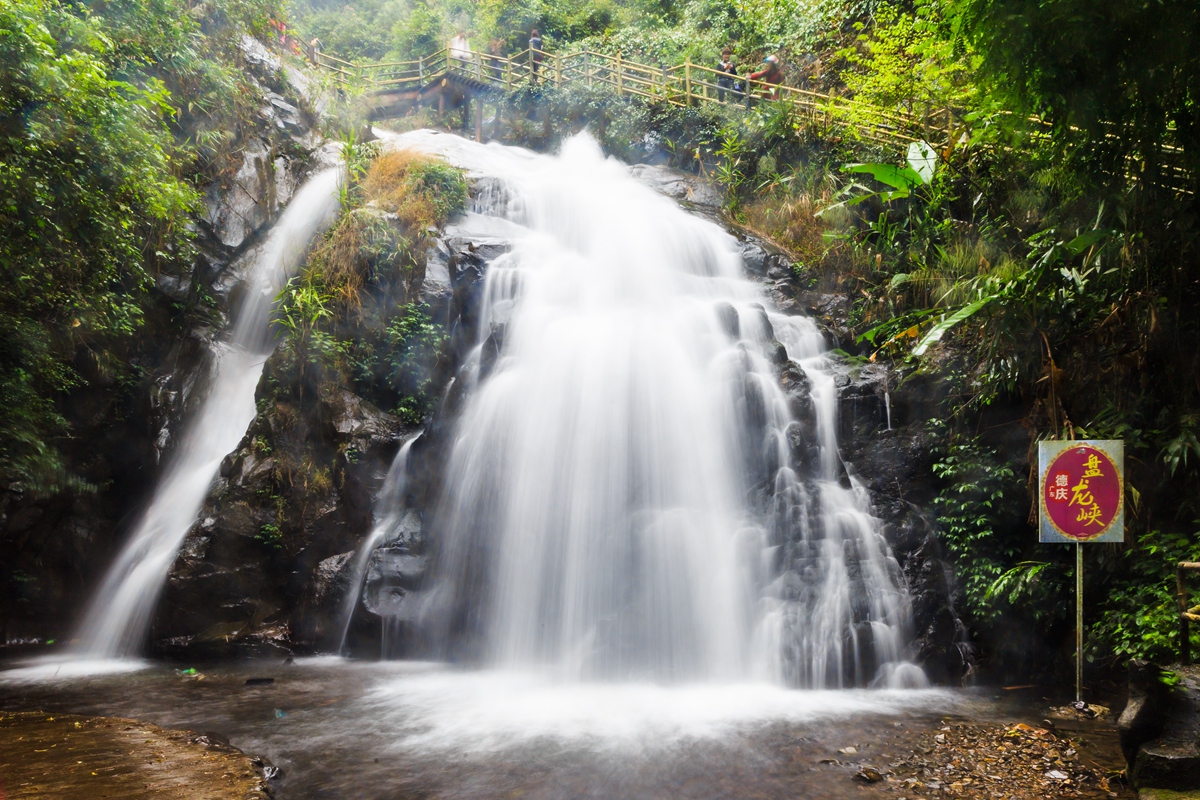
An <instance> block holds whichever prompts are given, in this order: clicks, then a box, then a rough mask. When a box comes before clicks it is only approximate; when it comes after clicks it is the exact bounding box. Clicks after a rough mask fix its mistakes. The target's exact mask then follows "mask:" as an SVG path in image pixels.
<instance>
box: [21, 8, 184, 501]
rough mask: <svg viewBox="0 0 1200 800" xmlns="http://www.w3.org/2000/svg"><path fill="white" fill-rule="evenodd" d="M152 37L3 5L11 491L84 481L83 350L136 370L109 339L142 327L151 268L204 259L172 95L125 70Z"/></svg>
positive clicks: (102, 362) (52, 11)
mask: <svg viewBox="0 0 1200 800" xmlns="http://www.w3.org/2000/svg"><path fill="white" fill-rule="evenodd" d="M156 44H157V43H156ZM123 46H124V49H122V48H123ZM148 46H149V45H143V46H138V47H135V46H132V45H127V44H126V43H124V42H120V41H118V42H114V41H112V40H111V39H110V38H109V37H108V36H107V34H106V30H105V26H104V25H103V24H102V23H101V22H100V21H98V20H96V19H95V18H92V17H88V16H75V15H74V14H72V13H69V12H68V11H66V10H64V9H63V8H61V7H59V6H58V5H57V4H55V3H53V2H49V0H13V2H8V3H5V4H4V5H3V6H0V197H2V198H3V200H2V201H0V231H3V233H2V234H0V263H3V265H4V271H3V279H2V280H0V326H3V328H4V330H5V331H6V334H7V335H6V336H5V337H4V343H3V345H2V346H0V402H3V404H4V406H5V411H6V413H5V415H4V420H3V422H2V423H0V484H3V485H13V484H17V485H19V486H20V487H21V488H24V489H26V490H30V491H34V492H38V493H49V492H53V491H57V490H59V489H61V488H64V487H67V486H72V485H75V486H81V485H82V484H81V483H80V482H79V481H78V479H77V478H75V477H73V476H72V475H71V474H69V472H68V470H67V468H66V466H65V465H64V463H63V461H62V459H61V456H60V454H59V452H58V448H57V446H56V444H55V442H56V441H57V440H61V438H62V437H64V436H66V435H68V434H69V431H68V427H67V423H66V421H65V419H64V418H63V417H62V416H60V414H59V413H58V412H57V411H56V408H55V400H56V398H59V397H61V396H62V395H63V394H64V393H65V392H67V391H69V390H71V389H73V388H75V387H77V386H80V385H81V384H82V383H84V381H85V378H84V377H83V375H82V374H81V371H80V361H81V359H82V360H85V361H86V360H88V359H91V360H92V362H93V363H92V365H91V366H92V367H93V368H94V369H99V370H100V371H102V372H103V371H110V372H111V371H113V370H119V369H121V367H120V366H119V365H117V364H114V363H113V362H112V361H110V355H109V348H110V347H111V346H112V343H113V342H114V341H118V340H121V339H124V338H126V337H129V336H130V335H131V334H132V333H133V332H134V331H135V330H136V329H137V328H138V326H139V324H140V323H141V320H142V313H143V312H142V307H143V303H144V302H145V300H144V293H145V291H146V288H147V286H148V284H149V281H150V276H151V270H152V269H154V268H155V266H156V265H165V264H168V263H170V262H174V261H178V260H183V259H187V258H188V257H190V254H191V250H190V247H189V244H188V234H187V232H186V222H187V214H188V212H190V211H191V209H192V208H193V207H194V204H195V202H196V194H195V192H194V191H193V190H192V189H191V188H189V187H188V186H187V185H186V184H185V183H183V182H181V181H180V180H179V179H178V178H177V177H176V172H177V167H176V164H175V163H174V162H173V160H172V158H171V149H172V142H171V138H170V136H169V135H168V132H167V130H166V120H167V117H168V115H169V113H170V108H169V106H168V104H167V101H168V97H167V94H166V92H165V91H164V89H163V87H162V86H161V84H157V83H155V82H154V81H149V82H148V83H147V86H146V87H145V88H139V87H138V86H135V85H134V84H132V83H129V82H125V81H120V80H115V79H113V78H112V77H111V76H110V70H111V69H112V67H113V66H114V62H115V63H116V64H119V63H124V62H126V61H128V60H129V59H132V58H135V57H144V48H145V47H148Z"/></svg>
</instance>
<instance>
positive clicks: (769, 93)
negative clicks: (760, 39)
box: [749, 55, 783, 100]
mask: <svg viewBox="0 0 1200 800" xmlns="http://www.w3.org/2000/svg"><path fill="white" fill-rule="evenodd" d="M749 78H750V80H752V81H762V82H763V83H769V84H771V86H764V87H763V88H762V92H761V94H760V96H761V97H762V98H763V99H766V100H778V99H779V89H777V88H776V87H777V86H779V84H781V83H783V67H781V66H780V65H779V58H778V57H776V56H773V55H771V56H767V57H766V58H764V59H763V68H762V69H761V70H760V71H758V72H752V73H751V74H750V75H749Z"/></svg>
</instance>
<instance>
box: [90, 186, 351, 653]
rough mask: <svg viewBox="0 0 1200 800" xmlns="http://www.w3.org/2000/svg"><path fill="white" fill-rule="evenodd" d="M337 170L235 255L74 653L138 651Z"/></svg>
mask: <svg viewBox="0 0 1200 800" xmlns="http://www.w3.org/2000/svg"><path fill="white" fill-rule="evenodd" d="M340 174H341V171H340V170H339V169H336V168H333V169H326V170H323V171H321V172H319V173H318V174H316V175H314V176H313V177H312V178H310V179H309V180H308V182H307V183H305V185H304V186H303V187H302V188H301V189H300V190H299V191H298V192H297V193H296V195H295V197H293V198H292V201H291V203H290V204H289V205H288V207H287V208H286V209H285V210H284V212H283V214H282V215H281V216H280V218H279V220H278V221H277V222H276V223H275V225H274V226H273V227H272V228H271V230H270V232H269V233H268V234H267V237H266V239H265V240H264V241H263V242H262V244H260V245H259V246H257V247H256V248H254V249H253V250H252V251H250V252H249V253H248V254H247V256H246V257H245V258H244V259H243V260H242V262H241V264H240V274H241V276H242V278H243V280H244V281H245V283H246V287H247V291H246V292H245V295H244V299H243V301H242V303H241V305H240V308H239V309H238V311H237V314H236V317H235V318H234V321H233V325H232V326H231V328H230V331H229V334H228V336H227V337H226V339H225V340H224V341H222V342H220V343H218V344H217V345H216V348H215V352H214V365H213V370H212V381H211V384H210V386H209V388H208V392H207V394H206V395H205V397H204V399H203V401H202V403H201V405H200V408H199V410H198V411H197V412H196V415H195V416H194V417H193V418H192V419H191V420H190V422H189V423H188V425H187V426H186V427H185V429H184V431H183V433H182V436H181V437H180V440H179V446H178V448H177V449H176V451H175V452H174V453H173V454H172V456H171V459H170V461H169V463H168V465H167V467H166V470H165V472H164V473H163V476H162V478H161V479H160V480H159V483H158V486H157V487H156V488H155V491H154V495H153V497H152V499H151V501H150V505H149V506H148V507H147V508H146V510H145V512H143V514H142V516H141V518H140V520H139V521H138V523H137V526H136V527H135V528H134V530H133V533H132V535H131V536H130V538H129V541H128V542H127V543H126V544H125V546H124V548H123V549H122V550H121V552H120V553H119V554H118V556H117V558H116V560H115V561H114V562H113V564H112V566H111V567H110V568H109V570H108V573H107V575H106V576H105V578H104V581H103V582H102V583H101V584H100V587H99V589H98V590H97V592H96V594H95V595H94V596H93V598H92V601H91V603H90V605H89V606H88V610H87V613H86V615H85V616H84V618H83V620H82V622H81V623H80V625H79V627H78V630H77V631H76V634H75V639H76V642H75V644H74V646H73V653H74V654H75V655H77V656H79V657H81V658H122V657H129V656H134V655H137V653H138V651H139V650H140V649H141V647H142V644H143V642H144V641H145V638H146V632H147V630H148V628H149V625H150V621H151V618H152V616H153V614H154V607H155V604H156V603H157V601H158V597H159V595H160V594H161V592H162V588H163V584H164V583H165V581H166V579H167V575H168V573H169V572H170V569H171V565H172V563H174V561H175V556H176V554H177V553H178V552H179V548H180V546H181V545H182V544H183V540H184V537H185V536H187V532H188V530H189V529H191V527H192V524H193V523H194V522H195V521H196V516H197V514H199V513H200V508H201V506H202V505H203V503H204V498H205V496H206V495H207V494H208V491H209V487H210V486H211V485H212V482H213V479H214V478H216V476H217V471H218V469H219V468H220V466H221V460H222V459H223V458H224V457H225V456H226V455H227V454H228V453H229V452H231V451H232V450H233V449H234V448H236V447H237V445H238V442H240V441H241V439H242V436H244V435H245V433H246V429H247V428H248V427H249V426H250V423H251V422H252V421H253V420H254V413H255V409H254V392H255V389H256V387H257V386H258V380H259V377H260V376H261V375H262V368H263V364H264V363H265V362H266V359H267V356H268V355H270V353H271V350H272V349H273V348H274V341H273V339H272V337H271V336H270V334H269V327H270V318H271V312H272V309H273V300H274V298H275V295H276V294H277V293H278V292H279V290H280V289H281V288H282V286H283V284H284V283H285V282H286V281H287V279H288V278H289V277H290V276H291V275H292V273H293V272H294V271H295V270H296V267H297V266H298V265H299V263H300V260H301V258H302V257H303V256H304V254H305V251H306V250H307V249H308V246H309V243H310V242H311V241H312V239H313V237H314V236H316V235H317V234H318V233H319V232H320V231H321V230H323V229H324V228H325V227H327V226H328V225H329V223H330V222H331V221H332V220H333V218H334V216H335V215H336V213H337V207H338V201H337V184H338V180H339V176H340Z"/></svg>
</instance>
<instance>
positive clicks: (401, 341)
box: [378, 305, 448, 426]
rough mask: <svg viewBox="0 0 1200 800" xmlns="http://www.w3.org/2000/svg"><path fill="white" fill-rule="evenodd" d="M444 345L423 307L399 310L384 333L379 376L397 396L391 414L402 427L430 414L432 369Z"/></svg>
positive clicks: (434, 397)
mask: <svg viewBox="0 0 1200 800" xmlns="http://www.w3.org/2000/svg"><path fill="white" fill-rule="evenodd" d="M447 342H448V338H447V336H446V334H445V331H444V330H443V329H442V328H441V327H440V326H438V325H435V324H434V322H433V320H432V319H431V318H430V316H429V309H428V307H425V306H419V305H408V306H405V307H404V308H402V309H400V313H398V314H397V315H396V316H395V317H394V318H393V319H392V321H391V323H390V324H389V325H388V326H387V328H386V330H385V332H384V339H383V344H384V348H383V349H382V351H381V352H380V353H379V356H378V357H379V360H380V362H382V366H383V370H384V372H383V376H384V379H385V380H387V381H388V382H389V383H390V384H391V385H392V386H393V387H396V389H397V390H398V391H399V392H400V393H401V397H400V399H399V401H398V402H397V403H396V406H395V412H396V414H398V415H399V416H400V419H401V420H403V421H404V423H405V424H406V425H413V426H415V425H419V424H421V423H422V422H423V421H424V420H425V419H426V418H428V416H429V415H430V414H431V413H432V412H433V408H434V405H435V403H436V402H437V394H436V392H435V387H434V386H433V381H432V378H433V374H432V366H433V364H434V363H435V362H436V361H437V358H438V355H439V354H440V353H441V351H442V349H443V348H444V347H445V345H446V343H447Z"/></svg>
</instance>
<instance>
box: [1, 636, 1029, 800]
mask: <svg viewBox="0 0 1200 800" xmlns="http://www.w3.org/2000/svg"><path fill="white" fill-rule="evenodd" d="M0 670H3V671H0V708H5V709H8V710H34V709H37V710H43V711H48V712H60V713H66V712H71V713H77V714H89V715H107V716H120V717H129V718H135V719H139V720H145V721H149V722H153V723H155V724H158V725H161V726H164V727H168V728H181V729H190V730H195V731H201V732H215V733H218V734H220V735H222V736H224V737H226V738H228V739H229V740H230V742H231V743H232V744H234V745H235V746H237V747H239V748H241V749H242V750H244V751H246V752H248V753H251V754H254V755H260V756H263V757H265V758H267V759H269V760H270V761H271V762H272V763H273V764H275V765H276V766H278V767H280V768H281V769H282V770H283V775H282V778H281V779H280V781H279V783H278V788H277V791H278V796H279V797H280V798H283V799H284V800H291V799H293V798H297V799H299V798H380V800H382V799H383V798H409V797H412V798H417V797H420V798H514V797H521V798H564V797H578V798H593V797H594V798H614V797H623V798H652V797H653V798H663V797H688V798H718V797H747V798H749V797H753V798H776V797H779V798H783V797H813V798H817V797H842V796H847V795H849V794H851V793H852V796H855V797H868V796H883V791H884V790H883V788H882V787H860V786H858V785H856V784H855V783H854V782H852V781H851V779H850V776H851V775H852V773H853V771H854V770H855V769H857V767H856V766H854V764H859V763H872V764H876V765H879V766H886V764H887V763H888V762H889V761H890V760H894V759H895V758H896V757H898V756H900V755H902V754H907V753H908V752H911V751H912V749H913V746H914V745H915V740H916V737H917V735H918V734H919V733H921V732H926V733H927V732H928V731H929V730H930V726H931V725H933V724H935V723H938V722H939V721H940V720H943V719H947V718H949V717H959V718H970V719H975V720H980V719H1000V718H1005V717H1009V716H1011V715H1012V713H1013V709H1012V708H1011V706H1009V705H1006V704H1005V703H1003V702H1000V701H998V700H997V699H995V698H992V697H989V696H988V695H987V694H986V693H982V692H966V691H950V690H938V689H931V690H918V691H877V690H857V691H793V690H787V689H783V688H780V687H777V686H773V685H769V684H725V685H716V684H692V685H677V686H661V685H655V684H651V683H646V684H637V683H622V684H615V683H607V684H606V683H593V684H578V683H571V682H564V681H560V680H557V679H556V678H555V676H554V675H552V674H534V673H509V672H489V671H478V670H465V669H459V668H455V667H451V666H447V665H443V664H432V663H422V662H404V661H392V662H358V661H349V660H345V659H341V658H312V659H297V660H296V661H295V662H294V663H288V664H283V663H279V662H237V663H226V664H220V665H198V666H197V667H196V671H195V672H190V671H188V670H186V669H180V668H178V666H177V665H164V664H158V663H151V662H144V661H143V662H97V663H92V664H91V665H81V664H79V663H70V662H67V663H62V662H53V661H40V662H33V663H29V662H25V663H20V664H8V665H4V666H0ZM268 678H270V679H273V682H271V683H266V679H268ZM248 681H249V682H250V683H248ZM847 747H854V748H855V750H857V754H856V755H855V756H854V757H853V758H848V757H847V756H846V755H844V754H839V753H838V751H839V750H842V749H844V748H847ZM835 762H843V763H835ZM877 792H878V794H876V793H877Z"/></svg>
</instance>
